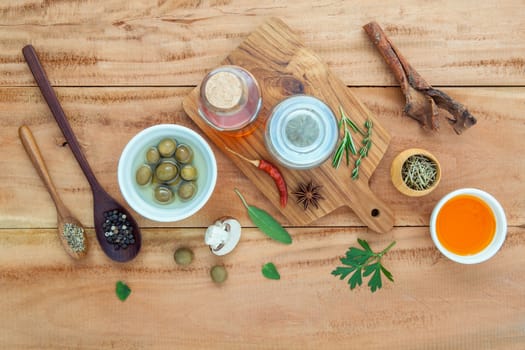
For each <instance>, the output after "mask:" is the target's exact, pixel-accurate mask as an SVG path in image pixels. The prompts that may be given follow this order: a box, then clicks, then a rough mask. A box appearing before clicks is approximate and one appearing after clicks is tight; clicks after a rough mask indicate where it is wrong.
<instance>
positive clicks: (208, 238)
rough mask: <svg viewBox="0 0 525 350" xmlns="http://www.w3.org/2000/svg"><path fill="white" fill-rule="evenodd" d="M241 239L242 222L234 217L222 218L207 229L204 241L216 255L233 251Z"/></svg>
mask: <svg viewBox="0 0 525 350" xmlns="http://www.w3.org/2000/svg"><path fill="white" fill-rule="evenodd" d="M240 239H241V224H240V223H239V221H237V220H236V219H234V218H232V217H224V218H220V219H218V220H217V221H215V223H214V224H213V225H211V226H209V227H208V228H207V229H206V234H205V235H204V242H206V244H207V245H209V246H210V250H211V252H212V253H213V254H215V255H219V256H221V255H225V254H228V253H229V252H231V251H232V250H233V249H234V248H235V247H236V246H237V243H239V240H240Z"/></svg>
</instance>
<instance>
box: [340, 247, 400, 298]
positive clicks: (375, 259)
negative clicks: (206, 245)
mask: <svg viewBox="0 0 525 350" xmlns="http://www.w3.org/2000/svg"><path fill="white" fill-rule="evenodd" d="M357 242H358V243H359V245H360V246H361V247H362V248H363V249H359V248H355V247H350V248H349V249H348V251H347V252H346V256H345V257H344V258H341V262H342V263H343V264H344V265H346V266H339V267H337V268H336V269H335V270H333V271H332V275H334V276H339V279H341V280H342V279H345V278H346V277H347V276H348V275H350V274H351V276H350V279H349V280H348V284H349V285H350V289H354V288H355V287H356V286H360V285H361V284H362V283H363V277H367V276H370V275H372V277H370V280H369V281H368V286H369V287H370V290H371V291H372V293H373V292H375V291H376V290H378V289H380V288H381V287H382V286H383V282H382V280H381V273H382V274H383V275H385V277H386V278H388V279H389V280H390V281H392V282H393V281H394V277H393V276H392V274H391V273H390V271H388V270H387V269H386V268H385V267H384V266H383V265H382V264H381V258H383V255H385V254H386V253H387V252H388V251H389V250H390V248H392V247H393V246H394V244H396V241H393V242H392V243H390V244H389V245H388V247H386V248H385V249H383V250H382V251H380V252H379V253H374V252H373V251H372V249H371V248H370V246H369V245H368V242H367V241H365V240H363V239H359V238H358V239H357Z"/></svg>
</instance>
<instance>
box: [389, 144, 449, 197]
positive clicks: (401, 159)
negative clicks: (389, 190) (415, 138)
mask: <svg viewBox="0 0 525 350" xmlns="http://www.w3.org/2000/svg"><path fill="white" fill-rule="evenodd" d="M417 154H420V155H423V156H425V157H427V158H429V159H430V160H431V161H432V162H434V163H435V164H436V169H437V174H436V181H434V183H433V184H432V186H430V187H429V188H427V189H426V190H421V191H418V190H414V189H412V188H410V187H408V186H407V185H406V184H405V182H404V181H403V177H402V176H401V170H402V169H403V164H404V163H405V161H406V160H407V159H408V158H409V157H411V156H413V155H417ZM390 176H391V178H392V183H393V184H394V186H395V188H397V190H398V191H399V192H401V193H403V194H405V195H407V196H409V197H421V196H424V195H426V194H429V193H430V192H432V191H434V189H435V188H436V187H437V186H438V185H439V181H440V180H441V165H440V164H439V162H438V160H437V158H436V157H434V156H433V155H432V154H431V153H430V152H428V151H426V150H424V149H421V148H409V149H407V150H405V151H403V152H401V153H399V154H398V155H397V156H396V157H395V158H394V160H393V161H392V166H391V167H390Z"/></svg>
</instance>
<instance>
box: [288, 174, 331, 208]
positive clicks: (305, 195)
mask: <svg viewBox="0 0 525 350" xmlns="http://www.w3.org/2000/svg"><path fill="white" fill-rule="evenodd" d="M322 187H323V186H321V185H315V184H314V183H313V181H312V180H310V182H309V183H300V184H299V187H297V189H296V190H295V192H294V193H293V194H294V195H295V197H296V202H297V204H299V205H301V204H302V205H303V209H304V210H306V209H308V207H309V206H310V205H313V206H314V207H315V208H316V209H319V201H320V200H321V199H324V197H323V196H322V195H321V193H320V192H319V190H320V189H321V188H322Z"/></svg>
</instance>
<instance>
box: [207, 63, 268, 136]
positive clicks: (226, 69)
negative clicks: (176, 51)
mask: <svg viewBox="0 0 525 350" xmlns="http://www.w3.org/2000/svg"><path fill="white" fill-rule="evenodd" d="M261 105H262V96H261V90H260V88H259V84H258V83H257V80H256V79H255V78H254V76H253V75H252V74H251V73H250V72H249V71H247V70H246V69H244V68H242V67H239V66H233V65H230V66H221V67H218V68H216V69H214V70H212V71H211V72H209V73H208V74H207V75H206V77H205V78H204V80H203V81H202V83H201V87H200V93H199V115H200V116H201V118H203V119H204V120H205V121H206V123H208V125H210V126H211V127H213V128H214V129H216V130H219V131H224V132H227V133H228V134H230V135H234V136H243V135H246V134H249V133H251V132H252V131H253V130H254V128H255V124H254V122H255V120H256V119H257V115H258V114H259V111H260V109H261Z"/></svg>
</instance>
